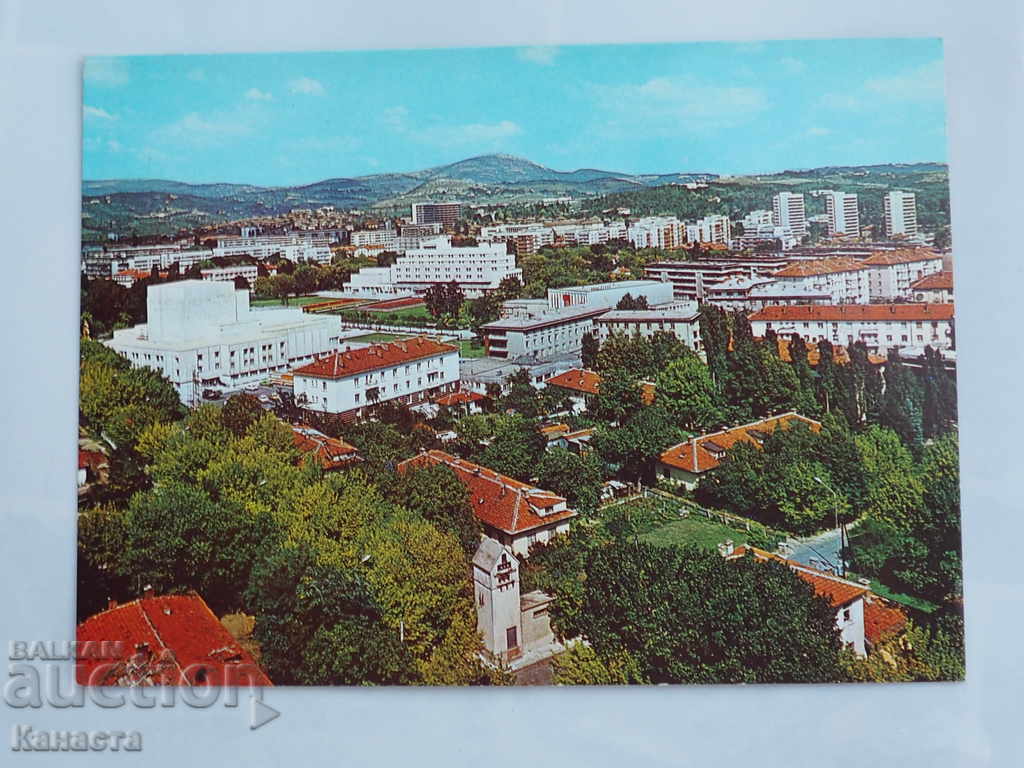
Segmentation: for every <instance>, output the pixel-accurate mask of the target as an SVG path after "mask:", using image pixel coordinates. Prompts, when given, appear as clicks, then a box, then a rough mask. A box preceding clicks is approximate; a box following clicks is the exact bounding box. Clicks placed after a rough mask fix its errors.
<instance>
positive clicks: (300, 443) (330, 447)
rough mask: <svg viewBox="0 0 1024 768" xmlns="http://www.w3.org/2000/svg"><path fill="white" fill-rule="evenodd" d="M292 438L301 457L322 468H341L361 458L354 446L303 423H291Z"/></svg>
mask: <svg viewBox="0 0 1024 768" xmlns="http://www.w3.org/2000/svg"><path fill="white" fill-rule="evenodd" d="M291 427H292V439H293V441H294V443H295V447H296V448H297V449H298V450H299V451H300V452H301V453H302V455H303V457H304V458H305V457H309V458H310V459H312V460H313V461H315V462H317V463H318V464H319V465H320V467H321V468H322V469H324V470H325V471H328V472H329V471H330V470H332V469H343V468H345V467H349V466H352V465H353V464H356V463H358V462H360V461H362V459H361V458H360V456H359V452H358V451H357V450H356V448H355V446H352V445H349V444H348V443H346V442H345V441H344V440H339V439H337V438H336V437H328V436H327V435H325V434H324V433H323V432H321V431H319V430H317V429H313V428H312V427H307V426H306V425H304V424H292V425H291Z"/></svg>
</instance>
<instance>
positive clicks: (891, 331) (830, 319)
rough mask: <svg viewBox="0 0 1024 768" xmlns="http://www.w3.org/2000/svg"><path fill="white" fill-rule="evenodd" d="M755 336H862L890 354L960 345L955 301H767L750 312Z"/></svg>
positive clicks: (840, 340) (836, 340)
mask: <svg viewBox="0 0 1024 768" xmlns="http://www.w3.org/2000/svg"><path fill="white" fill-rule="evenodd" d="M750 326H751V329H752V330H753V332H754V335H755V336H764V335H765V333H767V332H768V331H774V332H775V333H776V334H778V335H779V336H792V335H794V334H796V335H798V336H800V337H802V338H803V339H804V341H805V342H808V343H817V342H819V341H822V340H825V341H829V342H831V343H832V344H841V345H843V346H847V345H849V344H851V343H853V342H857V341H862V342H864V344H865V346H866V347H867V349H868V351H869V352H872V353H875V354H878V355H885V354H887V353H888V351H889V350H890V349H894V348H900V347H920V346H930V347H932V348H933V349H951V348H954V346H955V344H954V341H955V337H954V333H953V305H952V304H841V305H827V306H794V307H785V306H773V307H765V308H764V309H761V310H759V311H757V312H755V313H754V314H752V315H751V316H750Z"/></svg>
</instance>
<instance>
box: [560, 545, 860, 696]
mask: <svg viewBox="0 0 1024 768" xmlns="http://www.w3.org/2000/svg"><path fill="white" fill-rule="evenodd" d="M585 570H586V574H587V578H586V580H585V582H584V588H583V601H582V609H581V611H580V614H579V616H578V617H577V618H576V619H575V621H574V622H571V626H567V627H566V630H567V632H566V633H567V634H568V635H569V636H572V635H573V634H578V635H580V636H581V637H583V638H584V639H586V640H587V641H588V642H589V643H590V645H591V647H592V648H593V650H594V652H595V654H596V655H597V656H598V657H599V658H600V659H601V660H602V661H603V662H604V663H605V664H609V663H610V662H611V661H612V660H614V659H621V658H622V656H623V654H627V655H628V657H629V658H630V659H631V660H632V662H634V663H635V669H636V674H638V675H639V676H641V677H642V678H643V679H645V680H649V681H650V682H652V683H683V682H686V683H698V682H699V683H738V682H748V683H753V682H832V681H838V680H840V679H842V670H841V668H840V666H839V651H840V647H841V643H840V639H839V632H838V629H837V628H836V624H835V611H834V609H833V608H832V606H831V605H830V603H829V602H828V600H826V599H825V598H821V597H817V596H816V595H815V594H814V589H813V587H812V586H811V585H810V584H808V583H806V582H804V581H803V580H802V579H800V577H799V576H797V575H796V574H795V573H794V572H793V571H792V570H790V569H789V568H788V567H786V566H784V565H782V564H780V563H777V562H774V561H767V562H759V561H756V560H755V559H754V558H753V557H752V556H748V557H745V558H740V559H738V560H734V561H727V560H724V559H723V558H721V557H720V556H718V555H717V554H716V553H712V552H707V551H704V550H698V549H696V548H672V547H655V546H653V545H650V544H644V543H639V542H630V541H617V542H612V543H610V544H608V545H605V546H602V547H597V548H595V549H594V550H592V551H591V552H590V554H589V556H588V558H587V564H586V569H585ZM551 610H552V614H553V615H556V616H558V615H560V611H561V608H560V606H559V604H558V601H556V602H555V603H553V604H552V609H551Z"/></svg>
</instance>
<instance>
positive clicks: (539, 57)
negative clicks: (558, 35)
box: [516, 45, 558, 66]
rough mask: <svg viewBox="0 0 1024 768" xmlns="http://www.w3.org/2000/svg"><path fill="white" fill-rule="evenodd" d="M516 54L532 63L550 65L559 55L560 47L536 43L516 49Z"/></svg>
mask: <svg viewBox="0 0 1024 768" xmlns="http://www.w3.org/2000/svg"><path fill="white" fill-rule="evenodd" d="M516 55H517V56H519V58H520V59H522V60H523V61H528V62H530V63H531V64H540V65H542V66H550V65H551V64H554V63H555V59H556V58H557V57H558V48H556V47H555V46H552V45H535V46H532V47H530V48H520V49H519V50H518V51H516Z"/></svg>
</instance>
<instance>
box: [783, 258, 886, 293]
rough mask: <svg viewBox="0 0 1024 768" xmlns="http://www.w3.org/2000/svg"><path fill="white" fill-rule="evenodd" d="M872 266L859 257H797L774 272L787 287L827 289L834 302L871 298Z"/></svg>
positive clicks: (819, 290)
mask: <svg viewBox="0 0 1024 768" xmlns="http://www.w3.org/2000/svg"><path fill="white" fill-rule="evenodd" d="M870 274H871V270H870V269H869V268H868V267H867V266H866V264H865V263H864V262H861V261H858V260H857V259H850V258H844V257H839V256H837V257H833V258H828V259H820V260H816V261H796V262H793V263H792V264H790V265H789V266H787V267H785V268H784V269H780V270H779V271H778V272H775V273H774V274H773V275H772V278H774V280H775V282H776V284H777V285H778V286H779V287H780V288H783V289H784V290H796V291H803V292H807V293H826V294H828V296H829V297H830V299H831V302H832V303H833V304H867V303H868V302H869V301H871V285H870V284H871V281H870Z"/></svg>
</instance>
